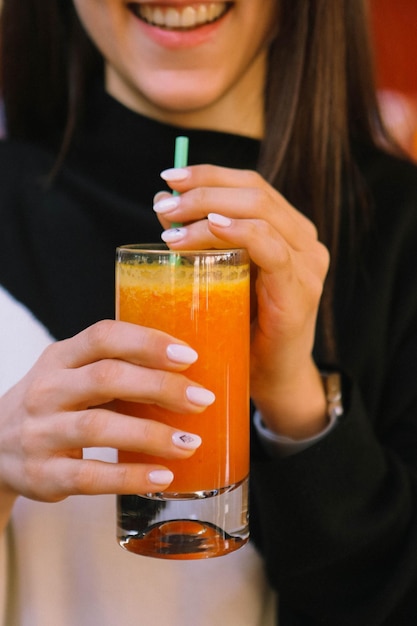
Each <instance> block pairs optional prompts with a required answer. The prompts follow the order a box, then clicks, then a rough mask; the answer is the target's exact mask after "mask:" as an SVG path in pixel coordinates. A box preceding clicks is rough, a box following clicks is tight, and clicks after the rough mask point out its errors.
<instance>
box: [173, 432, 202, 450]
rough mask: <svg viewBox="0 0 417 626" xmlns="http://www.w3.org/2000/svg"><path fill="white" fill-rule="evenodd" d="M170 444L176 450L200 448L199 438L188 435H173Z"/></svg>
mask: <svg viewBox="0 0 417 626" xmlns="http://www.w3.org/2000/svg"><path fill="white" fill-rule="evenodd" d="M172 442H173V444H174V445H175V446H177V448H182V449H183V450H196V449H197V448H199V447H200V446H201V437H199V436H198V435H191V434H190V433H174V434H173V435H172Z"/></svg>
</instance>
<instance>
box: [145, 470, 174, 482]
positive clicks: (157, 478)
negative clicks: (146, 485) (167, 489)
mask: <svg viewBox="0 0 417 626" xmlns="http://www.w3.org/2000/svg"><path fill="white" fill-rule="evenodd" d="M148 478H149V480H150V482H151V483H153V484H154V485H169V483H172V481H173V480H174V474H173V473H172V472H170V471H169V470H152V472H149V474H148Z"/></svg>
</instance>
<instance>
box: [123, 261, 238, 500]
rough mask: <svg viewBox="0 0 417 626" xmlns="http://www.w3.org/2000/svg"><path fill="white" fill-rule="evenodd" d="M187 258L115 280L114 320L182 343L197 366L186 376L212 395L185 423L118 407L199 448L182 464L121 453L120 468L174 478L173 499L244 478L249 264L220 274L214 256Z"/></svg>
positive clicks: (173, 416) (152, 410) (161, 413)
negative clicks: (182, 434) (154, 467)
mask: <svg viewBox="0 0 417 626" xmlns="http://www.w3.org/2000/svg"><path fill="white" fill-rule="evenodd" d="M183 254H184V253H183ZM194 254H195V255H196V258H197V254H196V253H194ZM220 254H221V253H220V252H218V253H217V255H220ZM185 255H186V256H187V257H188V260H187V261H184V259H182V260H181V261H178V258H179V257H178V258H177V257H176V256H175V254H174V255H173V256H169V255H168V256H166V257H165V260H164V262H162V263H161V262H160V263H159V264H158V263H151V262H149V263H146V262H145V263H143V262H142V263H139V264H134V263H127V262H126V263H119V264H118V267H117V276H116V281H117V298H116V317H117V319H120V320H123V321H127V322H133V323H135V324H140V325H143V326H149V327H152V328H157V329H159V330H163V331H165V332H167V333H169V334H171V335H172V336H173V337H175V338H178V339H180V340H183V341H185V342H187V343H188V344H189V345H190V346H191V347H192V348H194V349H195V350H196V351H197V352H198V355H199V358H198V361H197V362H196V363H194V364H193V365H191V366H190V367H189V368H188V369H187V370H186V371H185V375H186V376H187V377H188V378H190V380H191V381H193V382H195V383H199V384H201V385H203V386H204V387H205V388H207V389H209V390H211V391H213V392H214V393H215V395H216V400H215V402H214V404H213V405H211V406H210V407H208V408H207V409H205V410H204V411H203V412H202V413H200V414H188V415H187V414H180V413H174V412H171V411H168V410H166V409H162V408H161V407H158V406H156V405H151V404H135V403H127V402H120V403H119V410H120V411H123V412H125V413H127V414H129V415H134V416H137V417H142V418H146V419H155V420H158V421H162V422H164V423H166V424H169V425H171V426H173V427H175V428H176V429H178V430H184V431H189V432H192V433H196V434H198V435H200V436H201V438H202V445H201V446H200V448H199V449H198V450H197V451H196V452H195V453H194V454H193V456H192V457H191V458H189V459H185V460H174V461H173V460H167V459H163V458H157V457H151V456H148V455H145V454H138V453H131V452H125V451H120V452H119V461H121V462H132V461H134V462H155V463H158V464H162V465H164V466H166V467H168V468H169V469H170V470H172V472H173V473H174V477H175V478H174V481H173V482H172V483H171V485H170V487H169V492H170V493H175V494H185V493H186V494H192V493H195V492H201V491H204V492H209V491H215V490H222V489H223V488H228V487H231V486H233V485H236V484H238V483H240V482H241V481H242V480H244V479H245V478H246V477H247V475H248V472H249V264H248V261H247V258H245V262H244V263H243V264H242V263H240V264H237V265H232V266H230V265H227V264H225V265H224V267H222V265H221V263H220V264H219V263H218V262H217V261H216V252H215V251H212V253H211V256H210V254H209V255H208V259H207V258H206V259H205V260H201V259H200V260H199V261H198V263H196V262H194V261H193V259H192V256H193V253H185ZM174 257H175V258H174ZM190 258H191V261H190Z"/></svg>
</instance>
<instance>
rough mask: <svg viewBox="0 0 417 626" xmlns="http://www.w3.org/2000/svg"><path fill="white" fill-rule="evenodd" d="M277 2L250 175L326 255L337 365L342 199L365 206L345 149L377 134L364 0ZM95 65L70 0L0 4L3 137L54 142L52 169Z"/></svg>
mask: <svg viewBox="0 0 417 626" xmlns="http://www.w3.org/2000/svg"><path fill="white" fill-rule="evenodd" d="M277 1H278V2H279V3H280V10H279V24H278V25H277V36H276V38H275V40H274V41H273V43H272V45H271V48H270V57H269V75H268V81H267V88H266V97H265V107H266V111H265V117H266V133H265V139H264V140H263V142H262V145H261V152H260V160H259V166H258V169H259V171H260V172H261V173H262V174H263V175H264V176H265V178H266V179H267V180H269V181H270V182H271V183H272V184H273V185H274V186H275V187H276V188H277V189H279V190H280V191H281V192H282V193H284V195H285V196H286V197H287V198H288V199H289V200H290V201H291V202H292V203H293V204H294V205H295V206H297V208H299V209H300V210H302V211H303V212H304V213H306V214H307V215H308V216H309V217H310V218H311V219H312V220H313V221H314V223H315V224H316V226H317V228H318V231H319V236H320V239H321V240H322V241H323V242H324V243H325V244H326V245H327V246H328V248H329V249H330V252H331V257H332V266H331V271H330V274H329V277H328V280H327V282H326V287H325V293H324V295H323V301H322V307H321V318H322V324H321V326H322V328H324V329H325V330H326V331H327V332H326V336H327V340H326V344H327V353H328V357H327V358H328V360H329V361H335V360H336V350H335V342H334V333H333V327H332V319H333V315H332V295H333V291H334V276H335V268H336V260H337V252H338V247H339V246H338V244H339V231H340V220H341V209H342V198H343V197H345V196H346V190H350V192H351V198H350V200H351V205H352V207H353V206H354V205H356V206H357V205H358V204H360V203H361V201H362V200H363V199H362V198H361V197H360V191H359V190H360V186H359V182H358V181H359V177H358V175H357V172H356V171H355V160H354V157H353V145H354V142H355V141H356V140H360V141H361V142H364V143H369V144H376V143H378V138H380V137H382V136H384V129H383V124H382V122H381V118H380V115H379V112H378V106H377V99H376V92H375V85H374V75H373V66H372V65H373V64H372V54H371V46H370V42H369V35H368V20H367V12H366V0H337V2H329V1H328V0H277ZM102 65H103V63H102V59H101V57H100V55H99V53H98V52H97V51H96V49H95V48H94V46H93V44H92V43H91V42H90V40H89V39H88V37H87V36H86V34H85V32H84V30H83V28H82V26H81V24H80V22H79V20H78V17H77V15H76V13H75V10H74V7H73V5H72V2H70V0H26V1H25V2H24V3H22V2H17V0H4V6H3V15H2V20H1V34H0V81H1V86H2V94H3V98H4V104H5V111H6V119H7V131H8V134H9V136H11V137H18V138H24V139H28V140H33V141H45V140H47V141H49V142H54V143H55V145H56V146H57V150H58V153H59V156H58V161H57V163H58V164H59V163H60V162H61V161H62V159H63V158H64V156H65V152H66V150H67V149H68V146H69V144H70V141H71V137H72V134H73V132H74V129H75V128H76V125H77V123H78V121H79V119H80V117H82V114H83V109H84V106H85V93H86V86H87V85H88V84H90V83H91V82H92V78H93V77H94V76H98V75H99V74H100V73H101V72H102ZM343 181H345V183H346V184H345V185H343ZM362 204H363V202H362ZM362 215H363V213H362V214H361V213H358V216H357V217H358V218H359V223H357V224H356V227H360V220H361V219H362Z"/></svg>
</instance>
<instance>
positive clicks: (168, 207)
mask: <svg viewBox="0 0 417 626" xmlns="http://www.w3.org/2000/svg"><path fill="white" fill-rule="evenodd" d="M179 203H180V199H179V196H172V197H171V198H163V200H159V201H158V202H155V204H154V205H153V210H154V211H155V213H168V212H169V211H173V210H174V209H176V208H177V207H178V205H179Z"/></svg>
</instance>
